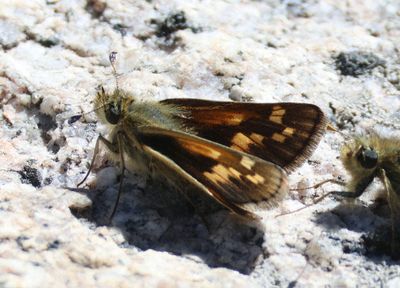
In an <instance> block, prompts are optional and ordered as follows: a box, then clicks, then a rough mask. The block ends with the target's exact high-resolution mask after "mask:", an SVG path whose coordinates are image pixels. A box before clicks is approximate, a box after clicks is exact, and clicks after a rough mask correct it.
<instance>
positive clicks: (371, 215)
mask: <svg viewBox="0 0 400 288" xmlns="http://www.w3.org/2000/svg"><path fill="white" fill-rule="evenodd" d="M385 207H386V208H385ZM388 209H389V207H387V204H385V205H383V206H382V203H379V204H378V205H372V206H365V205H363V204H361V203H341V204H340V205H338V206H337V207H336V208H334V209H332V210H329V211H324V212H322V213H318V214H317V215H316V223H317V224H319V225H322V226H324V227H326V228H327V229H328V230H329V231H331V232H332V234H334V233H335V232H336V231H338V230H340V229H343V228H344V229H347V230H349V231H353V232H357V233H362V235H361V237H360V241H359V242H358V243H350V242H349V240H346V239H338V240H340V242H341V245H342V247H343V252H344V253H346V254H347V253H358V254H362V255H365V256H366V257H368V258H369V259H370V260H371V261H374V262H376V263H383V262H385V263H389V264H390V260H389V259H388V256H390V247H391V229H390V223H391V220H390V217H389V215H388V213H386V212H387V211H388ZM338 220H339V221H338ZM332 237H334V236H332ZM388 260H389V262H388ZM396 263H397V264H398V262H395V261H394V262H393V264H396Z"/></svg>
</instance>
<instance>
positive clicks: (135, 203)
mask: <svg viewBox="0 0 400 288" xmlns="http://www.w3.org/2000/svg"><path fill="white" fill-rule="evenodd" d="M117 189H118V185H115V186H113V187H111V188H108V189H106V190H105V191H104V192H97V193H95V192H90V191H89V192H88V193H89V194H88V196H89V197H90V198H91V200H92V202H93V206H92V207H91V208H89V209H88V210H85V211H82V210H81V211H73V213H74V215H75V216H77V217H83V218H87V219H88V220H90V221H92V222H94V223H96V224H97V225H99V226H100V225H107V224H108V223H109V220H110V219H109V216H110V214H111V211H112V208H113V205H114V203H115V199H116V196H117V193H118V190H117ZM203 198H204V197H203ZM192 200H193V198H192ZM191 202H192V203H196V205H191V204H190V203H189V202H188V201H187V200H185V197H183V196H182V195H181V194H179V193H178V192H176V191H172V190H170V189H164V188H162V189H161V188H160V187H146V189H143V188H139V187H137V186H136V185H133V184H129V183H127V184H126V185H124V188H123V194H122V197H121V200H120V203H119V205H118V208H117V212H116V215H115V216H114V218H113V219H112V222H111V225H113V226H116V227H118V228H119V229H121V231H122V233H123V234H124V236H125V239H126V241H127V243H128V244H129V245H133V246H135V247H138V248H140V249H142V250H147V249H153V250H157V251H164V252H169V253H172V254H175V255H180V256H184V257H188V258H191V259H193V260H194V261H196V260H197V261H199V262H200V259H201V261H202V262H204V263H205V264H207V265H208V266H209V267H224V268H228V269H232V270H235V271H238V272H240V273H243V274H250V273H251V272H252V270H253V269H254V267H255V265H256V264H257V262H258V261H259V259H261V257H262V255H263V249H262V244H263V237H264V232H263V231H262V229H261V228H260V227H259V225H258V224H259V223H254V222H249V221H244V220H242V219H238V217H236V216H233V215H231V214H230V213H229V212H228V211H227V210H225V209H221V207H220V206H219V204H218V205H217V204H216V202H215V201H214V200H213V199H208V196H206V197H205V198H204V199H201V200H199V199H197V198H195V201H191ZM204 202H206V203H204ZM197 203H201V205H200V204H199V207H197ZM194 206H196V209H195V208H194ZM216 206H217V207H216ZM195 210H196V211H195Z"/></svg>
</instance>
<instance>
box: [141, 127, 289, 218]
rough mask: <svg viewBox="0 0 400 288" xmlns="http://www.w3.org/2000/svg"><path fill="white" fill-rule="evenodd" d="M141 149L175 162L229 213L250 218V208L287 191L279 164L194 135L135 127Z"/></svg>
mask: <svg viewBox="0 0 400 288" xmlns="http://www.w3.org/2000/svg"><path fill="white" fill-rule="evenodd" d="M138 140H139V141H140V142H141V143H142V144H143V147H144V149H145V150H146V149H147V151H148V152H149V151H150V152H151V151H155V152H157V153H159V154H161V155H163V156H164V157H165V159H170V160H171V161H172V162H174V164H176V166H175V167H176V169H178V167H179V169H182V170H183V171H184V172H185V173H186V176H187V177H192V178H193V179H195V181H193V182H194V183H195V182H198V183H200V184H201V186H202V187H201V188H203V189H206V191H205V192H207V193H208V194H209V195H211V196H212V197H213V198H214V199H216V200H217V201H219V202H220V203H221V204H222V205H224V206H225V207H227V208H228V209H230V210H232V211H233V212H235V213H237V214H239V215H242V216H247V217H254V215H253V214H252V213H251V212H250V211H249V210H251V209H250V208H252V207H253V205H255V207H263V206H272V205H273V204H276V203H277V202H278V201H279V200H280V199H281V198H282V197H283V196H284V195H285V194H286V192H287V191H288V184H287V176H286V173H285V171H284V170H283V169H282V168H280V167H279V166H277V165H275V164H273V163H270V162H266V161H264V160H262V159H260V158H258V157H254V156H252V155H247V154H245V153H242V152H239V151H237V150H234V149H230V148H228V147H224V146H222V145H219V144H217V143H213V142H211V141H208V140H205V139H202V138H199V137H197V136H194V135H191V134H187V133H183V132H178V131H172V130H166V129H162V128H156V127H141V128H139V129H138Z"/></svg>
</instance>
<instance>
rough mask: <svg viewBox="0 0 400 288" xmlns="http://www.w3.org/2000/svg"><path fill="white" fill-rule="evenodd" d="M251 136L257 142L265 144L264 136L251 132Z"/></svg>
mask: <svg viewBox="0 0 400 288" xmlns="http://www.w3.org/2000/svg"><path fill="white" fill-rule="evenodd" d="M249 138H250V139H251V140H253V141H254V142H256V143H257V144H259V145H263V143H262V141H263V140H264V136H262V135H260V134H257V133H251V134H250V137H249Z"/></svg>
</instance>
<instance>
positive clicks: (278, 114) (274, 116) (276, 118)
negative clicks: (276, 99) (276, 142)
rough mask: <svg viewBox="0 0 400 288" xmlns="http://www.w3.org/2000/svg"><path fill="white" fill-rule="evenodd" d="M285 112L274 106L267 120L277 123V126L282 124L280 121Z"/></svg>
mask: <svg viewBox="0 0 400 288" xmlns="http://www.w3.org/2000/svg"><path fill="white" fill-rule="evenodd" d="M285 113H286V110H285V109H282V107H280V106H276V107H274V108H273V111H272V113H271V115H269V118H268V120H270V121H272V122H275V123H278V124H282V119H283V116H284V115H285Z"/></svg>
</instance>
